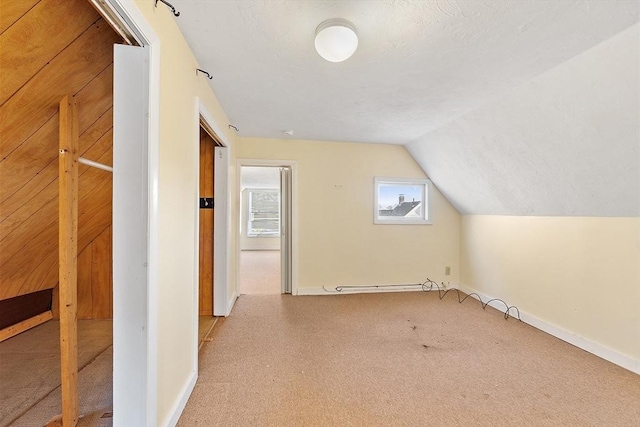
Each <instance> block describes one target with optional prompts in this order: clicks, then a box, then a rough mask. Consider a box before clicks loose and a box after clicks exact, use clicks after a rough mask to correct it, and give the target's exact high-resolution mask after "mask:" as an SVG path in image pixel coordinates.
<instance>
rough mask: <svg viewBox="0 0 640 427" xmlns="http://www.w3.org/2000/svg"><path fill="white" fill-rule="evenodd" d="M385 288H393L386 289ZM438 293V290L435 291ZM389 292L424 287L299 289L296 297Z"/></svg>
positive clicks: (410, 290)
mask: <svg viewBox="0 0 640 427" xmlns="http://www.w3.org/2000/svg"><path fill="white" fill-rule="evenodd" d="M383 286H393V287H388V288H384V287H383ZM434 290H435V291H437V289H434ZM388 292H424V291H423V290H422V285H407V287H402V286H397V285H375V287H374V286H360V287H358V288H349V289H344V290H342V291H336V290H335V288H298V290H297V293H296V294H295V295H300V296H303V295H350V294H381V293H388Z"/></svg>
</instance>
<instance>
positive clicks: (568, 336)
mask: <svg viewBox="0 0 640 427" xmlns="http://www.w3.org/2000/svg"><path fill="white" fill-rule="evenodd" d="M453 287H455V288H457V289H460V291H462V292H464V293H466V294H471V293H476V294H478V295H480V296H481V298H482V299H483V301H489V300H490V299H492V298H495V297H492V296H489V295H485V294H483V293H481V292H478V291H476V290H475V289H473V288H470V287H468V286H464V285H456V286H452V288H453ZM472 297H473V298H476V297H475V296H474V295H472ZM476 299H477V298H476ZM506 302H507V303H509V301H506ZM489 306H490V307H493V308H495V309H496V310H498V311H501V312H503V313H504V311H505V309H506V307H505V306H504V304H502V303H501V302H499V301H493V302H491V303H490V304H489ZM510 315H511V316H515V311H514V310H512V311H511V313H510ZM520 319H521V320H522V321H523V322H525V323H527V324H528V325H531V326H533V327H534V328H536V329H540V330H541V331H543V332H546V333H548V334H549V335H553V336H554V337H556V338H559V339H561V340H562V341H565V342H567V343H569V344H571V345H574V346H576V347H578V348H581V349H582V350H584V351H587V352H589V353H591V354H594V355H596V356H598V357H600V358H602V359H604V360H607V361H609V362H611V363H613V364H615V365H618V366H620V367H622V368H625V369H628V370H629V371H631V372H634V373H636V374H639V375H640V360H638V359H634V358H633V357H630V356H627V355H625V354H622V353H619V352H617V351H615V350H612V349H610V348H609V347H605V346H603V345H602V344H599V343H597V342H594V341H591V340H589V339H588V338H585V337H582V336H580V335H577V334H575V333H573V332H571V331H568V330H566V329H563V328H561V327H559V326H556V325H554V324H551V323H549V322H546V321H544V320H542V319H540V318H538V317H536V316H534V315H532V314H529V313H527V312H525V311H520Z"/></svg>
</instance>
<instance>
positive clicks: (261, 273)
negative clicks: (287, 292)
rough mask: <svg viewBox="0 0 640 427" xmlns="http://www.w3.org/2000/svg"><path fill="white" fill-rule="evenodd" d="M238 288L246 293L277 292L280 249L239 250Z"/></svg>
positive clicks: (263, 293)
mask: <svg viewBox="0 0 640 427" xmlns="http://www.w3.org/2000/svg"><path fill="white" fill-rule="evenodd" d="M238 290H239V291H240V293H241V294H247V295H265V294H272V295H273V294H279V293H280V292H281V280H280V251H240V280H239V284H238Z"/></svg>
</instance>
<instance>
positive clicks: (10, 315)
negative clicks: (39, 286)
mask: <svg viewBox="0 0 640 427" xmlns="http://www.w3.org/2000/svg"><path fill="white" fill-rule="evenodd" d="M51 299H52V292H51V289H46V290H44V291H40V292H34V293H32V294H29V295H21V296H19V297H15V298H9V299H6V300H2V301H0V329H4V328H6V327H9V326H11V325H14V324H16V323H18V322H22V321H23V320H27V319H28V318H30V317H33V316H35V315H37V314H40V313H44V312H45V311H48V310H51Z"/></svg>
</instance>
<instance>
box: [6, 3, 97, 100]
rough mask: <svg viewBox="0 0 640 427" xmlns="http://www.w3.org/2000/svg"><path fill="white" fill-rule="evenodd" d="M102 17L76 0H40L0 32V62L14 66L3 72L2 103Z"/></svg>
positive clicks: (7, 65) (7, 67)
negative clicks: (52, 35)
mask: <svg viewBox="0 0 640 427" xmlns="http://www.w3.org/2000/svg"><path fill="white" fill-rule="evenodd" d="M10 1H15V0H10ZM3 3H5V2H3ZM69 17H73V21H74V25H69V23H68V21H69ZM99 17H100V16H99V15H98V13H97V12H96V11H95V10H94V9H93V8H89V7H82V8H78V7H76V5H75V4H74V2H73V1H68V0H41V1H40V2H38V4H37V5H35V7H33V8H32V9H30V10H29V11H28V12H27V13H26V14H24V16H23V17H22V18H21V19H20V20H19V21H17V22H16V23H15V24H14V25H12V26H11V27H10V28H9V29H7V31H5V32H4V33H2V34H0V64H2V68H3V69H6V70H11V72H10V73H0V105H2V104H4V102H5V101H6V100H7V99H8V98H9V97H10V96H11V95H12V94H13V93H14V92H16V91H17V90H18V88H20V86H22V85H23V84H25V83H26V82H27V81H28V80H29V79H30V78H31V77H32V76H33V75H34V74H35V73H36V72H37V71H38V70H39V69H41V68H42V67H44V66H45V65H46V64H47V62H49V61H51V60H52V59H53V58H54V57H55V56H56V55H57V54H59V53H60V52H61V51H62V50H64V48H66V47H67V46H68V45H69V44H71V42H73V41H74V40H75V39H76V38H77V37H78V36H79V35H80V34H82V33H83V32H84V31H85V30H86V29H87V28H89V26H90V25H91V24H93V23H94V22H96V21H97V20H98V18H99ZM51 34H55V37H51Z"/></svg>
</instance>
